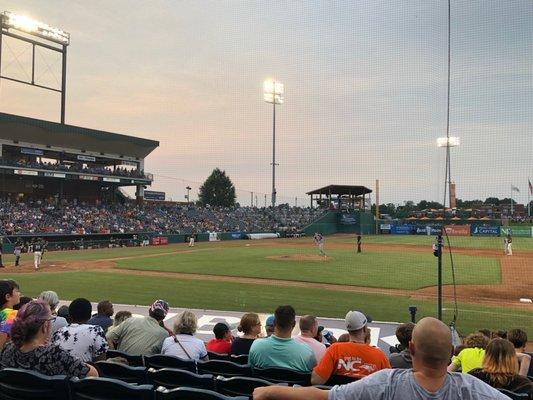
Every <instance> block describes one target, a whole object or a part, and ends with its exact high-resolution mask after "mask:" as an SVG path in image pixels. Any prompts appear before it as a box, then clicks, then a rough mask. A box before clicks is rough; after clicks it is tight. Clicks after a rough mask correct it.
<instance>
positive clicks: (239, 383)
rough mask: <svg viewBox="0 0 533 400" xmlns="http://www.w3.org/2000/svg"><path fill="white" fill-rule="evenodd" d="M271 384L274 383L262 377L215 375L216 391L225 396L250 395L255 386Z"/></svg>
mask: <svg viewBox="0 0 533 400" xmlns="http://www.w3.org/2000/svg"><path fill="white" fill-rule="evenodd" d="M271 385H274V384H273V383H271V382H267V381H265V380H263V379H258V378H249V377H245V376H237V377H233V378H225V377H223V376H217V379H216V388H217V392H219V393H222V394H224V395H226V396H251V395H252V393H253V391H254V389H255V388H258V387H262V386H271Z"/></svg>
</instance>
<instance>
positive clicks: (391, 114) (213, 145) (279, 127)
mask: <svg viewBox="0 0 533 400" xmlns="http://www.w3.org/2000/svg"><path fill="white" fill-rule="evenodd" d="M3 10H9V11H13V12H16V13H20V14H26V15H30V16H31V17H34V18H36V19H39V20H41V21H43V22H46V23H48V24H50V25H52V26H57V27H60V28H62V29H64V30H65V31H67V32H69V33H70V34H71V44H70V46H69V48H68V66H67V75H68V76H67V114H66V122H67V123H68V124H72V125H79V126H84V127H89V128H94V129H102V130H106V131H111V132H117V133H123V134H129V135H133V136H139V137H145V138H149V139H155V140H158V141H159V142H160V146H159V148H158V149H157V150H155V151H154V152H153V153H152V154H151V155H150V156H148V158H147V162H146V166H145V170H146V171H148V172H151V173H154V175H155V181H154V184H153V186H152V189H153V190H161V191H165V192H166V193H167V198H172V199H174V200H183V196H184V195H185V194H186V190H185V187H186V186H187V185H190V186H191V187H192V188H193V190H192V193H191V198H192V199H195V198H196V196H197V190H198V186H199V183H201V182H202V181H203V180H204V179H205V178H206V177H207V176H208V175H209V174H210V172H211V171H212V169H213V168H216V167H219V168H221V169H223V170H225V171H226V172H227V174H228V175H229V176H230V178H231V179H232V181H233V182H234V184H235V186H236V188H237V189H238V191H237V193H238V200H239V201H240V202H241V204H249V203H250V200H251V194H250V192H254V201H255V197H256V196H257V202H258V204H259V205H263V204H264V198H265V194H267V201H270V192H271V172H272V169H271V165H270V164H271V162H272V105H270V104H267V103H265V102H263V100H262V82H263V81H264V80H265V79H268V78H274V79H276V80H279V81H280V82H282V83H284V85H285V103H284V104H283V105H281V106H279V107H277V109H276V158H277V160H276V161H277V163H279V166H278V167H277V169H276V182H277V183H276V186H277V192H278V200H279V201H280V202H290V203H291V204H294V203H295V202H296V201H297V202H298V204H299V205H307V204H309V200H308V197H307V196H306V195H305V193H306V192H307V191H309V190H312V189H316V188H319V187H322V186H326V185H328V184H353V185H365V186H367V187H370V188H372V189H373V188H374V185H375V180H376V179H379V181H380V203H384V202H385V203H388V202H393V203H397V204H400V203H402V202H404V201H406V200H414V201H419V200H421V199H427V200H435V201H441V202H442V199H443V196H444V195H443V190H444V185H443V181H444V163H445V150H444V149H442V148H437V146H436V139H437V138H438V137H441V136H445V135H446V88H447V32H448V31H447V29H448V25H447V2H446V1H443V0H438V1H437V0H420V1H416V0H413V1H408V2H406V1H400V0H383V1H376V0H361V1H355V0H350V1H340V0H339V1H305V2H302V1H287V0H276V1H273V0H257V1H256V0H246V1H245V0H242V1H238V0H212V1H207V0H180V1H178V0H166V1H163V0H152V1H140V0H114V1H103V0H93V1H90V2H87V1H79V0H68V1H67V0H47V1H46V2H45V1H42V0H41V1H39V0H0V11H3ZM8 46H9V49H7V48H5V49H4V53H3V61H2V73H3V74H6V75H10V74H11V76H16V77H22V78H24V76H27V73H28V72H27V66H28V65H29V64H28V62H29V55H30V53H29V51H27V50H28V49H24V48H23V47H20V45H17V44H16V43H8ZM14 54H16V55H17V57H16V58H17V60H18V61H14V59H15V57H13V55H14ZM37 61H38V63H37V66H38V67H39V68H40V72H39V73H38V77H39V79H40V80H41V82H43V83H47V84H51V85H56V84H57V79H58V76H59V69H58V68H59V64H58V58H57V56H55V55H51V54H46V53H44V52H43V53H42V54H39V56H38V57H37ZM25 74H26V75H25ZM450 76H451V97H450V135H451V136H459V137H460V140H461V145H460V146H459V147H456V148H453V149H451V157H452V179H453V180H454V181H455V182H456V184H457V195H458V197H459V198H462V199H475V198H481V199H484V198H486V197H489V196H496V197H509V196H510V195H511V185H514V186H516V187H518V188H519V189H520V193H514V194H513V196H514V197H515V199H516V200H518V201H519V202H526V200H527V179H528V176H529V177H530V178H531V179H532V181H533V157H532V154H533V1H531V0H521V1H520V0H508V1H500V0H452V1H451V70H450ZM0 111H2V112H8V113H13V114H20V115H27V116H31V117H35V118H42V119H47V120H54V121H57V120H58V119H59V96H58V95H57V94H55V93H53V92H44V91H42V90H38V89H35V88H31V87H26V86H24V85H20V84H15V83H11V82H8V81H5V80H4V81H2V82H1V86H0Z"/></svg>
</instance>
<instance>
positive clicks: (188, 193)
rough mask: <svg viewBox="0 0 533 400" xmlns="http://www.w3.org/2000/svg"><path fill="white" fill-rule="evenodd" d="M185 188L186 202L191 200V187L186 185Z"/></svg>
mask: <svg viewBox="0 0 533 400" xmlns="http://www.w3.org/2000/svg"><path fill="white" fill-rule="evenodd" d="M185 189H187V203H190V202H191V198H190V197H189V196H190V193H191V187H190V186H187V187H186V188H185Z"/></svg>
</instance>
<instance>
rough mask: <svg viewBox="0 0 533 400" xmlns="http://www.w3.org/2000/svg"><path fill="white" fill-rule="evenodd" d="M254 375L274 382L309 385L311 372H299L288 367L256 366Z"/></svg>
mask: <svg viewBox="0 0 533 400" xmlns="http://www.w3.org/2000/svg"><path fill="white" fill-rule="evenodd" d="M253 376H254V377H257V378H261V379H265V380H267V381H269V382H274V383H288V384H289V385H301V386H309V385H310V384H311V373H309V372H298V371H294V370H292V369H287V368H254V369H253Z"/></svg>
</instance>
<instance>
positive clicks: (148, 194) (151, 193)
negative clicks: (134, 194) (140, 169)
mask: <svg viewBox="0 0 533 400" xmlns="http://www.w3.org/2000/svg"><path fill="white" fill-rule="evenodd" d="M165 196H166V194H165V192H156V191H155V190H145V191H144V199H145V200H157V201H165Z"/></svg>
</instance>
